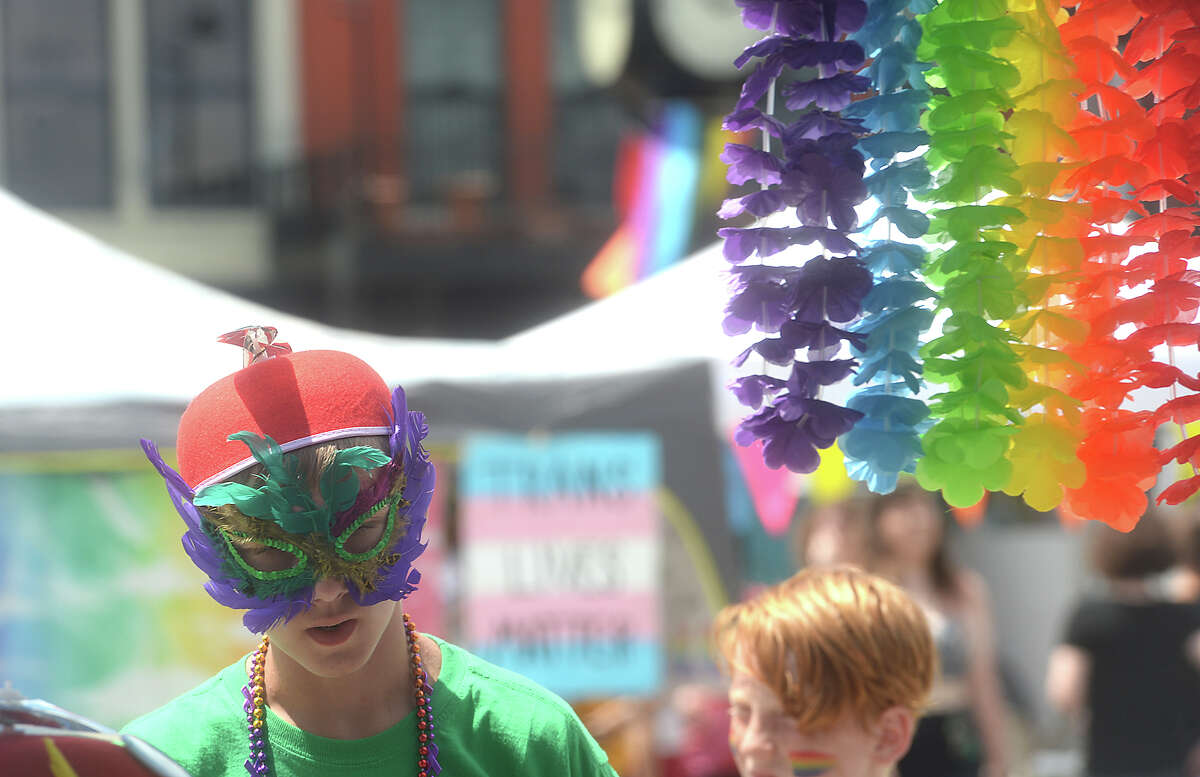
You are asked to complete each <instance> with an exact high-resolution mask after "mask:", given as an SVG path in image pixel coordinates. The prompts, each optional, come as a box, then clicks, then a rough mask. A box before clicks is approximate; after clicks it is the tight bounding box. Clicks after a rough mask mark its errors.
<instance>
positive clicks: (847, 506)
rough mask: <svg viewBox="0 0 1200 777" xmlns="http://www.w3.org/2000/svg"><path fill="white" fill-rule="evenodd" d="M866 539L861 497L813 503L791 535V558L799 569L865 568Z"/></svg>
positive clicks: (868, 550)
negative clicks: (848, 565)
mask: <svg viewBox="0 0 1200 777" xmlns="http://www.w3.org/2000/svg"><path fill="white" fill-rule="evenodd" d="M870 536H871V533H870V529H869V527H868V525H867V515H866V500H864V499H862V498H861V497H857V496H852V497H849V498H847V499H839V500H837V501H834V502H825V503H822V504H814V505H812V506H811V507H810V508H809V509H808V512H807V514H806V515H805V516H804V518H803V520H802V521H801V523H800V530H799V531H798V532H797V533H796V535H795V544H794V545H793V548H794V552H795V559H796V561H797V562H798V563H799V565H800V566H801V567H810V566H835V565H837V564H851V565H853V566H856V567H862V568H864V569H865V568H867V566H868V562H869V558H870Z"/></svg>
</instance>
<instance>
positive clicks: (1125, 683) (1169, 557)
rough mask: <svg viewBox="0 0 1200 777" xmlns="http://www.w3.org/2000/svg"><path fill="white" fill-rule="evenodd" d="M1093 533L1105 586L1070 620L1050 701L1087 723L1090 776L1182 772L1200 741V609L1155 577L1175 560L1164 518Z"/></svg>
mask: <svg viewBox="0 0 1200 777" xmlns="http://www.w3.org/2000/svg"><path fill="white" fill-rule="evenodd" d="M1093 532H1094V533H1093V535H1092V538H1091V540H1092V541H1091V563H1092V566H1093V568H1094V570H1095V571H1096V572H1097V573H1099V574H1100V575H1101V577H1102V583H1101V585H1100V587H1099V590H1097V591H1096V592H1094V593H1090V594H1088V595H1086V596H1085V597H1084V598H1083V599H1082V601H1080V602H1079V603H1078V604H1077V605H1076V606H1075V607H1074V609H1073V611H1072V612H1071V614H1070V617H1069V618H1068V620H1067V627H1066V633H1065V634H1064V636H1063V640H1062V644H1061V645H1059V646H1058V647H1057V648H1055V649H1054V652H1053V653H1052V654H1051V656H1050V662H1049V667H1048V669H1047V674H1046V695H1047V698H1048V700H1049V701H1050V703H1051V704H1052V705H1053V706H1054V707H1055V708H1057V709H1058V710H1060V711H1062V712H1065V713H1068V714H1070V715H1072V716H1074V717H1075V718H1076V719H1078V720H1080V721H1081V722H1083V723H1084V726H1085V728H1086V741H1087V745H1086V747H1087V757H1086V763H1087V774H1088V775H1089V776H1090V777H1110V776H1111V777H1125V776H1128V777H1133V776H1134V775H1138V777H1160V776H1161V777H1180V776H1181V775H1183V774H1185V773H1186V771H1185V767H1186V764H1187V760H1188V757H1189V753H1190V752H1191V751H1192V749H1193V747H1194V746H1195V745H1196V743H1197V741H1198V739H1200V672H1198V671H1197V667H1198V665H1200V609H1198V608H1197V607H1196V606H1195V605H1193V604H1188V603H1180V602H1174V601H1169V600H1168V599H1167V598H1166V596H1164V595H1163V594H1162V593H1161V590H1160V587H1159V586H1158V585H1157V584H1156V583H1157V577H1158V576H1159V575H1161V574H1162V573H1163V572H1165V571H1166V570H1167V569H1168V568H1170V567H1171V565H1172V564H1174V562H1175V554H1174V552H1173V551H1172V549H1171V542H1170V540H1171V537H1170V533H1169V531H1168V527H1167V525H1166V523H1165V522H1164V520H1163V519H1162V517H1161V516H1159V515H1158V514H1156V513H1153V512H1152V513H1147V514H1146V515H1144V516H1143V517H1142V519H1141V520H1140V521H1139V522H1138V525H1137V526H1136V527H1135V528H1134V529H1133V530H1132V531H1131V532H1129V533H1128V534H1122V533H1120V532H1117V531H1115V530H1113V529H1110V528H1109V527H1107V526H1103V525H1096V526H1095V527H1093Z"/></svg>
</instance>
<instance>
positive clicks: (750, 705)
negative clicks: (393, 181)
mask: <svg viewBox="0 0 1200 777" xmlns="http://www.w3.org/2000/svg"><path fill="white" fill-rule="evenodd" d="M729 705H730V709H729V717H730V723H729V746H730V748H731V749H732V750H733V757H734V761H735V763H737V767H738V772H739V774H741V775H742V777H867V775H871V774H874V772H875V770H877V769H878V764H877V763H875V761H874V760H873V759H872V757H871V755H872V752H873V750H874V737H873V736H872V734H871V733H870V732H868V731H865V730H863V729H862V728H861V727H860V726H859V725H857V724H856V723H854V722H853V721H850V720H843V721H841V722H839V723H838V724H836V725H834V726H831V727H829V728H828V729H824V730H821V731H802V730H801V729H800V728H799V727H798V726H797V725H796V721H795V719H794V718H792V717H790V716H789V715H787V713H786V712H784V709H783V705H782V704H781V703H780V700H779V697H778V696H776V695H775V692H774V691H772V690H771V689H770V688H769V687H768V686H766V685H765V684H763V683H762V682H760V681H759V680H758V679H756V678H755V677H753V676H752V675H750V674H747V673H745V672H735V673H734V675H733V682H732V683H731V685H730V687H729Z"/></svg>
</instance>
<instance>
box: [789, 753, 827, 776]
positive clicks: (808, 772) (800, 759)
mask: <svg viewBox="0 0 1200 777" xmlns="http://www.w3.org/2000/svg"><path fill="white" fill-rule="evenodd" d="M788 760H789V761H791V762H792V774H793V775H795V777H818V775H821V774H824V773H825V772H827V771H829V770H831V769H832V768H833V766H834V763H836V762H835V761H834V758H833V756H832V755H830V754H829V753H822V752H819V751H817V750H792V751H791V752H789V753H788Z"/></svg>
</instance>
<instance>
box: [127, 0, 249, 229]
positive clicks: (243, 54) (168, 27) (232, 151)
mask: <svg viewBox="0 0 1200 777" xmlns="http://www.w3.org/2000/svg"><path fill="white" fill-rule="evenodd" d="M142 8H143V9H144V12H145V29H146V93H147V105H148V111H147V124H148V127H147V132H148V141H149V143H148V147H149V148H148V150H149V175H150V191H151V198H152V200H153V202H154V204H156V205H167V206H197V205H200V206H239V205H249V204H251V203H252V202H253V200H254V194H255V187H254V180H255V169H254V166H255V159H256V155H255V153H254V142H253V137H254V134H253V113H254V111H253V106H254V102H253V92H254V89H253V65H252V59H251V46H250V41H251V40H252V20H251V11H252V7H251V3H248V2H245V0H172V2H169V3H168V2H159V1H156V0H144V2H143V4H142Z"/></svg>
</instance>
